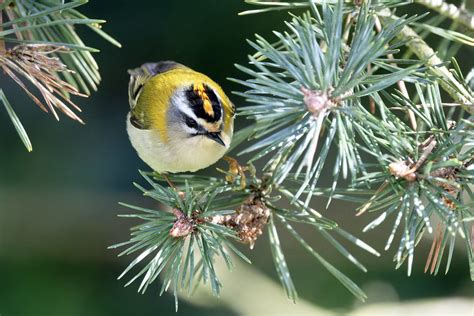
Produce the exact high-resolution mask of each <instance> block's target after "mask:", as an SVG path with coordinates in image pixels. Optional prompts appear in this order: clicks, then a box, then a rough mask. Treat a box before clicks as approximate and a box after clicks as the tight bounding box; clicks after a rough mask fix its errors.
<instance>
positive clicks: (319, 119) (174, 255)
mask: <svg viewBox="0 0 474 316" xmlns="http://www.w3.org/2000/svg"><path fill="white" fill-rule="evenodd" d="M248 3H251V4H255V5H260V6H262V7H263V9H258V10H252V11H246V12H244V14H250V13H259V12H268V11H274V10H289V9H301V8H303V9H304V8H309V10H310V11H308V12H304V13H303V14H301V15H300V16H296V15H291V20H290V21H289V22H286V27H287V30H286V31H284V32H274V34H275V38H274V39H272V40H267V39H265V38H263V37H261V36H258V35H257V36H256V39H255V40H254V41H249V44H250V45H251V46H252V47H253V48H254V49H255V53H254V54H253V55H251V56H249V63H248V65H246V66H243V65H237V66H236V67H237V68H238V69H239V70H241V71H242V72H243V73H244V74H245V75H246V76H247V79H246V80H242V79H232V80H233V81H235V82H238V83H240V84H241V85H243V86H244V87H246V89H247V91H245V92H237V93H236V94H238V95H240V96H242V97H244V98H245V99H246V100H247V102H248V103H249V104H250V105H248V106H246V107H243V108H241V109H239V111H238V114H239V116H243V117H246V118H247V119H249V121H250V124H249V125H248V126H247V127H246V128H243V129H241V130H240V131H237V132H236V133H235V135H234V137H233V143H232V146H231V149H232V150H234V149H235V148H236V147H237V146H239V147H243V148H244V149H243V150H242V151H241V152H240V153H239V154H242V155H245V156H243V157H242V158H239V159H240V160H241V161H244V160H246V163H245V164H243V165H241V164H240V163H238V162H237V161H236V160H235V159H232V158H229V157H226V158H224V160H225V161H226V162H227V163H228V164H229V168H228V170H223V169H218V170H219V171H220V172H221V173H222V176H218V177H208V176H199V175H195V174H181V175H171V176H169V180H170V181H171V182H172V183H174V186H175V187H176V190H174V189H169V188H165V187H163V186H162V185H160V184H157V183H156V182H157V181H158V182H159V181H163V178H162V177H161V176H160V175H158V174H155V173H150V174H148V175H149V176H150V177H153V178H154V179H153V180H152V179H151V178H147V180H148V181H149V184H150V185H151V186H152V189H151V190H145V189H143V190H144V191H145V192H146V195H148V196H151V197H153V198H155V199H156V200H158V201H160V202H161V203H162V204H165V205H168V206H169V207H170V208H171V209H174V211H173V214H174V215H171V213H169V212H165V211H154V210H146V209H145V210H144V209H139V208H138V209H139V210H142V211H144V212H145V213H147V212H148V213H153V212H159V213H160V217H159V219H157V218H158V216H155V215H154V217H150V216H149V215H143V214H138V215H134V216H136V217H138V218H142V219H143V220H145V221H146V223H145V224H144V225H143V226H139V228H138V230H142V231H140V232H139V233H132V237H131V240H130V241H128V242H126V243H125V244H127V245H128V244H132V246H131V248H130V249H131V251H135V250H136V251H138V250H140V251H141V252H142V254H141V255H139V256H138V257H137V258H140V260H138V261H141V260H142V259H143V258H144V257H145V256H147V255H150V254H151V253H155V256H156V257H155V258H158V259H152V260H157V261H156V263H153V262H152V261H150V262H149V263H148V264H147V265H145V267H144V268H143V270H141V271H140V272H139V273H138V275H137V276H136V277H135V278H137V277H139V276H141V275H144V279H143V280H144V281H143V282H144V283H143V284H146V286H148V285H149V284H150V283H151V282H152V281H153V280H155V279H156V277H157V276H158V274H162V275H163V287H162V292H163V289H167V287H168V286H169V285H170V284H171V285H172V286H173V288H174V293H175V297H176V295H177V294H176V291H177V289H178V288H179V284H178V283H176V282H175V283H172V280H175V279H180V278H181V279H183V280H184V279H186V280H188V283H185V284H186V286H185V287H183V286H181V288H183V289H190V288H191V286H190V285H189V284H190V282H191V281H189V280H192V279H193V278H194V277H197V278H198V281H200V280H203V281H204V280H208V278H209V276H210V275H211V288H212V289H213V292H214V293H217V291H216V289H217V290H218V289H219V286H220V285H219V283H218V279H217V276H216V275H214V274H212V273H211V272H212V271H213V268H212V266H213V260H215V259H216V258H217V257H222V258H224V260H226V262H227V259H226V256H225V255H224V254H223V253H222V252H221V250H220V249H222V247H224V248H225V247H229V248H231V249H232V250H234V251H236V252H237V253H238V254H239V252H238V250H236V248H235V247H234V246H233V244H232V243H230V242H229V241H230V240H234V241H239V242H242V243H245V244H247V245H249V246H250V249H253V245H254V244H255V243H256V242H259V241H258V240H259V237H260V236H261V235H262V234H264V233H265V231H266V232H267V233H268V234H269V242H270V249H271V253H272V257H273V262H274V265H275V268H276V272H277V275H278V277H279V279H280V281H281V283H282V286H283V288H284V290H285V292H286V294H287V296H288V297H289V298H290V299H291V300H296V298H297V292H296V287H295V285H294V282H293V280H292V278H291V274H290V273H291V269H290V268H291V267H290V266H289V265H288V263H287V261H286V257H285V254H284V245H285V241H286V240H283V239H282V238H281V236H282V235H281V234H280V231H281V230H285V231H286V232H287V233H289V234H290V235H291V236H292V238H295V240H296V241H297V242H298V244H299V245H300V246H301V247H302V248H303V249H305V251H307V252H308V253H309V254H311V255H312V256H313V257H314V258H315V259H316V261H317V262H318V263H320V264H321V265H322V266H323V267H324V268H325V269H326V271H328V272H330V273H331V274H332V275H333V276H334V277H336V278H337V279H338V280H339V281H340V282H341V283H342V284H343V285H344V286H345V287H346V288H347V289H348V290H349V291H351V292H352V293H353V294H354V295H355V296H356V297H358V298H359V299H361V300H364V299H365V294H364V293H363V292H362V291H361V289H360V288H359V287H358V286H357V285H356V284H355V283H354V282H353V281H351V280H350V279H349V278H348V277H347V276H346V275H345V274H343V273H342V272H341V271H339V270H337V269H336V268H335V267H334V266H333V265H332V264H331V263H329V262H328V261H327V260H326V259H324V258H323V256H322V254H320V253H319V252H316V251H315V249H313V248H312V247H311V243H310V242H309V241H308V240H306V239H305V238H303V236H302V235H301V234H300V232H299V230H298V229H297V228H299V227H300V226H303V227H311V229H312V230H313V231H314V233H315V234H314V235H313V236H312V237H314V238H318V241H319V240H324V241H325V242H328V243H329V244H330V245H331V246H333V247H334V248H335V249H336V250H337V251H338V252H339V253H340V254H341V255H342V256H343V257H344V258H346V259H347V260H349V262H351V263H352V264H353V265H354V266H356V267H357V268H358V269H360V270H361V271H364V272H366V271H367V269H366V268H365V266H364V265H363V264H362V263H361V262H360V261H359V260H358V259H357V258H356V257H355V256H354V255H353V254H352V252H351V251H350V250H349V248H348V247H347V246H346V245H345V243H347V242H349V244H354V245H356V246H358V247H359V248H361V249H363V250H364V251H367V252H369V253H371V254H373V255H375V256H379V253H378V252H377V251H376V250H374V249H373V248H371V247H370V246H369V245H368V244H367V243H365V242H363V241H362V240H360V239H358V238H357V237H355V236H353V235H351V234H349V233H348V232H346V231H344V230H343V229H342V228H340V227H339V226H338V224H337V223H336V222H334V221H332V220H330V219H328V218H326V217H325V216H323V215H322V213H321V210H319V209H315V208H314V207H313V206H312V205H314V204H312V203H311V202H312V201H313V200H314V199H316V198H318V199H319V198H323V197H324V198H326V199H327V204H326V208H327V207H328V206H329V205H330V202H331V200H332V199H342V200H345V201H350V202H355V203H359V204H361V206H360V207H359V208H358V209H357V213H356V215H359V216H360V215H363V214H364V215H365V216H368V215H367V214H376V213H377V217H376V218H375V219H373V220H372V221H371V222H370V223H368V224H367V225H366V227H365V229H364V231H368V230H371V229H375V228H376V227H378V226H379V225H380V224H381V223H382V222H384V221H386V220H389V218H393V228H392V232H391V234H390V235H389V236H388V240H387V244H386V250H388V249H389V248H390V246H391V244H392V243H393V242H394V240H395V236H397V232H398V231H401V232H402V234H401V237H400V240H398V247H397V250H396V251H395V256H394V261H395V262H396V267H397V268H398V267H400V266H401V265H402V264H403V263H405V262H407V266H408V274H409V275H410V274H411V272H412V263H413V261H414V258H415V248H416V245H417V244H418V243H419V242H420V240H421V239H422V237H423V236H424V234H425V233H426V232H428V233H433V234H435V235H436V237H435V238H434V242H433V246H432V251H431V252H430V254H429V255H428V258H427V260H426V271H430V273H433V274H436V273H438V271H439V269H440V267H441V262H442V259H443V256H444V255H445V254H447V263H446V268H445V272H447V271H448V270H449V267H450V264H451V260H452V255H453V252H454V245H455V241H456V239H461V240H462V241H463V243H464V245H465V249H466V252H467V257H468V261H469V265H470V268H471V278H474V273H473V271H474V269H473V268H472V267H474V261H473V258H474V255H473V252H472V241H471V239H470V238H469V237H470V235H469V234H470V231H471V229H472V219H474V216H473V215H474V214H473V213H472V206H473V205H474V204H473V203H474V202H473V198H474V194H473V192H472V187H471V186H472V183H473V179H474V174H473V170H474V169H473V162H474V148H473V147H472V144H473V143H474V128H473V127H474V125H473V124H474V123H473V120H474V118H473V116H472V108H473V107H472V98H473V95H474V94H473V92H472V89H471V87H470V86H469V81H470V80H471V79H470V77H469V75H468V77H467V78H466V79H465V78H464V77H463V73H462V71H461V68H460V66H459V65H458V64H457V62H456V60H455V59H454V58H453V59H452V60H451V66H452V68H453V69H451V70H448V68H446V66H445V65H446V61H445V60H442V59H441V57H443V58H446V56H454V55H455V54H456V52H457V51H458V49H459V48H460V46H461V45H471V46H472V45H473V43H474V42H473V38H472V36H471V35H469V34H462V33H461V31H460V30H458V29H457V24H456V23H453V24H452V25H450V27H449V29H445V28H443V27H441V26H440V25H441V24H440V23H441V22H442V21H443V20H444V19H445V17H444V16H436V17H434V18H432V19H429V20H428V22H427V21H425V20H423V19H424V17H425V16H424V15H422V16H420V17H406V16H404V17H397V16H395V15H394V13H393V12H392V11H391V10H390V9H387V8H393V7H396V6H400V5H407V3H404V2H402V1H396V0H387V1H382V2H380V1H378V2H377V3H375V2H374V3H371V2H368V3H362V4H361V3H358V2H357V1H356V2H353V1H350V3H349V1H331V2H328V1H321V3H319V1H310V2H298V1H294V2H282V1H275V2H273V1H272V2H266V1H248ZM319 4H321V5H320V6H319ZM421 21H423V23H422V22H421ZM427 24H428V25H427ZM429 34H435V35H437V36H440V37H442V41H441V42H440V46H439V47H440V48H441V51H442V53H441V54H440V55H439V56H437V55H436V54H434V50H433V49H432V48H431V47H429V46H428V44H427V43H426V42H425V41H424V40H423V39H424V38H425V37H427V36H428V35H429ZM412 53H414V54H415V56H417V57H418V58H417V59H409V58H408V57H406V56H407V55H410V54H412ZM399 54H400V55H402V56H403V54H404V56H405V57H400V56H399ZM397 83H398V90H397V89H396V87H395V84H397ZM440 88H442V89H444V90H445V91H447V92H448V93H449V95H450V96H451V97H452V98H453V99H454V101H453V100H451V99H449V100H444V99H443V98H442V93H441V91H440ZM332 150H333V151H334V152H335V154H336V155H335V159H333V161H332V162H333V165H332V166H330V167H331V168H332V176H333V178H332V184H331V185H330V186H329V187H328V188H320V187H319V178H320V175H321V174H323V172H324V170H325V169H327V168H328V167H329V164H328V163H326V160H328V158H329V157H330V151H332ZM255 161H260V162H263V163H264V164H263V165H264V166H263V167H262V169H261V170H256V169H255V167H254V166H253V162H255ZM340 178H345V179H348V180H350V181H346V182H344V185H343V184H342V183H341V182H340V181H339V180H340ZM346 184H347V187H344V186H345V185H346ZM191 188H192V189H191ZM186 201H188V202H186ZM190 205H192V207H190ZM319 205H321V204H319ZM135 208H136V207H135ZM204 214H205V216H204ZM435 219H436V220H438V221H439V222H440V223H441V224H440V225H439V227H433V224H432V223H433V220H435ZM153 225H156V226H153ZM150 227H153V228H154V229H153V230H148V229H149V228H150ZM265 228H266V229H265ZM135 235H136V236H137V237H135ZM208 235H212V236H217V237H218V238H217V239H216V240H215V241H209V240H207V239H206V242H207V243H208V244H209V245H211V246H209V247H207V248H206V247H205V246H204V244H203V242H202V243H201V244H199V242H198V241H199V240H200V239H199V238H201V237H202V236H208ZM138 236H139V237H138ZM158 236H161V237H158ZM155 237H156V238H163V239H157V240H155V239H153V238H155ZM321 237H322V239H321ZM458 237H460V238H458ZM137 238H138V239H137ZM176 239H180V240H181V241H179V244H180V245H181V246H176V247H183V245H184V243H185V241H184V240H189V242H191V241H192V240H194V239H196V240H197V241H196V243H195V245H196V246H194V247H191V248H189V249H188V250H187V251H185V250H176V249H175V248H173V247H175V246H174V245H175V244H174V243H173V240H175V241H176ZM166 240H170V241H169V242H166ZM145 242H146V243H147V244H146V246H143V247H142V245H144V243H145ZM165 242H166V243H165ZM177 244H178V242H177ZM138 248H140V249H138ZM177 249H181V248H177ZM192 249H196V250H195V252H197V251H199V252H200V253H201V255H202V257H203V260H201V261H199V262H198V263H197V264H195V263H194V262H195V261H194V259H187V258H189V256H188V255H187V254H188V253H194V250H192ZM208 249H213V250H212V251H206V250H208ZM239 256H241V257H242V258H245V255H243V254H240V255H239ZM191 258H194V257H191ZM138 261H137V260H135V261H132V264H131V267H133V266H135V265H136V264H138V263H139V262H138ZM190 262H191V263H190ZM228 265H229V266H230V263H228ZM183 267H195V268H193V269H191V270H190V271H193V273H191V274H190V275H189V274H186V273H187V272H186V271H187V270H183ZM206 267H207V268H206ZM186 269H187V268H186ZM206 269H207V270H206ZM126 271H128V270H126ZM183 273H184V276H183ZM147 275H151V276H153V278H150V277H149V276H148V277H147ZM135 278H133V279H135ZM133 279H132V280H133ZM173 284H174V285H173ZM193 284H194V283H193ZM140 288H141V289H143V288H142V287H140Z"/></svg>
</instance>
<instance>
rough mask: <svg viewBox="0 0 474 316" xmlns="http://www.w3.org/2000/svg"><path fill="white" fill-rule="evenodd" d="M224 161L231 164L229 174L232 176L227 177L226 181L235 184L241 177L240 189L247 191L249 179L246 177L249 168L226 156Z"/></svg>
mask: <svg viewBox="0 0 474 316" xmlns="http://www.w3.org/2000/svg"><path fill="white" fill-rule="evenodd" d="M224 160H225V161H226V162H227V163H228V164H229V173H230V174H231V175H227V176H226V177H225V179H226V181H227V182H229V183H234V181H235V177H236V176H237V175H239V176H240V187H241V188H242V189H245V186H246V184H247V177H246V176H245V171H247V170H248V167H242V166H241V165H240V164H239V162H238V161H237V160H236V159H234V158H232V157H229V156H224Z"/></svg>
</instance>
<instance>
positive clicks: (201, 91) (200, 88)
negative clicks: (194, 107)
mask: <svg viewBox="0 0 474 316" xmlns="http://www.w3.org/2000/svg"><path fill="white" fill-rule="evenodd" d="M193 90H194V92H196V93H197V95H199V97H200V98H201V99H202V106H203V108H204V111H205V112H206V113H207V115H209V116H211V117H214V109H213V108H212V103H211V100H209V96H208V95H207V93H206V89H205V88H204V85H203V84H202V83H196V84H194V86H193Z"/></svg>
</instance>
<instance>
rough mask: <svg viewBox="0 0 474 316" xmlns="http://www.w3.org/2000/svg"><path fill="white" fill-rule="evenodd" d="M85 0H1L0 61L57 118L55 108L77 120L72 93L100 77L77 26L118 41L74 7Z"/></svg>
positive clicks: (14, 118)
mask: <svg viewBox="0 0 474 316" xmlns="http://www.w3.org/2000/svg"><path fill="white" fill-rule="evenodd" d="M86 3H87V1H82V0H81V1H69V2H65V1H59V0H57V1H55V0H39V1H33V0H1V1H0V10H1V14H0V19H1V20H0V67H1V68H2V70H3V73H4V74H5V75H6V76H7V77H9V78H10V79H11V80H13V81H14V82H15V83H16V84H18V85H19V86H20V87H21V88H22V89H23V90H24V91H25V92H26V93H27V95H28V96H29V97H30V98H31V99H32V100H33V101H34V102H35V103H36V104H37V105H38V106H39V107H40V108H41V109H42V110H43V111H45V112H51V113H52V114H53V116H54V117H55V118H56V119H57V120H59V116H58V114H57V111H58V110H59V111H60V112H63V113H64V114H65V115H66V116H68V117H70V118H71V119H73V120H76V121H78V122H80V123H83V122H82V120H81V119H80V117H79V116H78V115H77V112H80V111H81V110H80V108H79V107H78V106H77V105H76V103H75V101H73V100H72V96H79V97H87V96H88V95H89V94H90V92H91V89H92V90H97V85H98V84H99V83H100V80H101V78H100V74H99V67H98V65H97V63H96V61H95V59H94V57H93V56H92V53H94V52H98V50H97V49H95V48H91V47H88V46H86V45H85V44H84V42H83V41H82V39H81V38H80V36H79V35H78V34H77V32H76V27H77V26H79V25H85V26H87V27H89V28H90V29H91V30H93V31H94V32H96V33H98V34H99V35H100V36H101V37H103V38H104V39H105V40H107V41H109V42H110V43H112V44H113V45H116V46H118V47H120V44H119V43H118V42H117V41H116V40H114V39H113V38H112V37H110V36H109V35H107V34H106V33H105V32H104V31H102V29H101V24H102V23H104V22H105V21H104V20H98V19H90V18H88V17H86V16H84V15H83V14H81V13H80V12H79V11H77V10H76V8H77V7H79V6H81V5H84V4H86ZM2 101H3V103H4V104H5V106H6V107H7V109H8V111H7V112H8V114H9V115H10V118H11V120H12V121H13V122H14V125H15V127H16V129H17V131H18V133H19V135H20V138H21V139H22V141H23V142H24V143H25V146H26V147H27V149H28V151H31V150H32V146H31V142H30V141H29V138H28V135H27V134H26V132H25V129H24V128H23V127H22V125H21V123H20V121H19V119H18V117H17V116H16V115H15V112H14V111H13V107H12V106H11V105H10V103H9V102H8V100H7V97H6V95H5V93H2Z"/></svg>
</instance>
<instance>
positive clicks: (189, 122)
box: [185, 116, 198, 129]
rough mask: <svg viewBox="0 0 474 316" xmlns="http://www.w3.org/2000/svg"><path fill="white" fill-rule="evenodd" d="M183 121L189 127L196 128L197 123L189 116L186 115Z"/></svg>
mask: <svg viewBox="0 0 474 316" xmlns="http://www.w3.org/2000/svg"><path fill="white" fill-rule="evenodd" d="M185 123H186V125H187V126H188V127H189V128H193V129H198V123H197V122H196V120H194V119H193V118H191V117H188V116H186V118H185Z"/></svg>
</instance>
